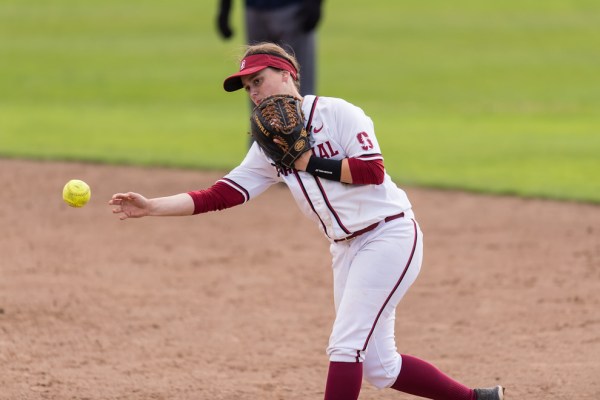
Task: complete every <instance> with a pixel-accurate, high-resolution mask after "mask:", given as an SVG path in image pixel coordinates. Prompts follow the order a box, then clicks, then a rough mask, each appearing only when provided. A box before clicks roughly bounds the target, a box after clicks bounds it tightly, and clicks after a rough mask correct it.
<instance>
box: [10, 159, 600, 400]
mask: <svg viewBox="0 0 600 400" xmlns="http://www.w3.org/2000/svg"><path fill="white" fill-rule="evenodd" d="M220 176H221V174H220V173H201V172H198V171H182V170H173V169H171V170H168V169H143V168H131V167H114V166H98V165H87V164H84V165H81V164H70V163H45V162H30V161H20V160H2V159H0V188H2V189H1V191H0V200H1V204H2V207H1V208H0V227H1V229H0V232H1V237H2V240H1V241H0V254H1V258H0V368H1V369H0V399H2V400H4V399H10V400H16V399H88V400H91V399H94V400H95V399H98V400H100V399H128V400H132V399H133V400H137V399H140V400H141V399H169V400H170V399H211V400H219V399H223V400H225V399H227V400H230V399H231V400H240V399H256V400H275V399H277V400H279V399H282V400H283V399H285V400H288V399H289V400H300V399H302V400H305V399H315V400H316V399H322V394H323V388H324V382H325V376H326V369H327V365H328V361H327V356H326V355H325V347H326V345H327V339H328V335H329V329H330V325H331V322H332V320H333V301H332V292H331V287H330V286H331V276H330V268H329V265H330V260H329V254H328V244H327V241H326V240H325V239H324V237H322V236H321V234H320V233H319V231H318V229H317V227H316V226H313V224H312V222H310V221H308V220H307V219H305V218H304V217H302V216H301V215H300V212H299V211H297V209H296V207H295V205H294V204H293V200H292V197H291V195H290V194H289V192H288V191H287V190H286V189H285V188H284V187H282V186H276V187H273V188H271V189H270V190H269V191H267V192H266V193H265V194H263V195H262V196H261V197H259V198H258V199H256V200H255V201H252V202H250V203H248V204H246V205H244V206H241V207H236V208H234V209H231V210H226V211H222V212H218V213H211V214H206V215H201V216H195V217H187V218H184V217H180V218H146V219H142V220H128V221H119V220H118V219H117V218H116V217H115V216H114V215H112V213H111V212H110V207H109V206H108V205H107V201H108V199H109V198H110V196H111V195H112V193H114V192H118V191H124V190H134V191H139V192H141V193H143V194H146V195H148V196H161V195H167V194H173V193H177V192H182V191H186V190H189V189H197V188H202V187H206V186H207V185H210V184H212V183H213V182H214V181H215V180H216V179H218V178H219V177H220ZM71 178H79V179H83V180H85V181H86V182H88V183H89V184H90V186H91V187H92V200H91V202H90V204H88V205H87V206H86V207H85V208H82V209H72V208H69V207H68V206H66V205H65V204H64V203H63V202H62V199H61V195H60V194H61V191H62V186H63V185H64V184H65V182H66V181H67V180H69V179H71ZM406 190H407V192H408V195H409V197H410V198H411V200H412V202H413V205H414V207H415V212H416V214H417V218H418V220H419V221H420V223H421V226H422V228H423V231H424V233H425V260H424V264H423V270H422V272H421V275H420V277H419V278H418V279H417V282H416V283H415V285H414V286H413V288H412V289H411V290H410V291H409V292H408V295H407V296H406V297H405V299H404V300H403V301H402V302H401V304H400V306H399V311H398V318H397V340H398V344H399V350H400V352H404V353H408V354H414V355H416V356H418V357H422V358H424V359H427V360H428V361H430V362H432V363H434V364H436V365H437V366H439V367H440V368H441V369H443V370H444V371H446V372H448V373H449V374H450V375H452V376H454V377H456V378H457V379H459V380H461V381H462V382H464V383H465V384H467V385H470V386H479V385H493V384H496V383H498V382H501V383H502V384H504V385H505V386H507V388H508V389H507V398H508V399H509V400H512V399H527V400H548V399H552V400H558V399H564V400H575V399H577V400H584V399H590V400H591V399H594V400H596V399H598V398H600V379H598V377H599V376H600V207H599V206H593V205H585V204H575V203H566V202H551V201H540V200H524V199H517V198H511V197H489V196H483V195H474V194H465V193H460V192H451V191H435V190H424V189H416V188H407V189H406ZM275 204H283V205H285V206H287V205H289V206H290V207H291V208H292V211H293V212H292V213H290V214H289V215H286V214H287V212H286V213H283V212H281V211H280V209H279V207H275V206H274V205H275ZM363 387H364V389H363V393H362V395H361V399H364V400H368V399H372V400H375V399H390V400H391V399H411V398H414V397H411V396H408V395H404V394H400V393H398V392H395V391H392V390H383V391H377V390H375V389H373V388H371V387H370V386H369V385H368V384H367V383H365V384H364V386H363Z"/></svg>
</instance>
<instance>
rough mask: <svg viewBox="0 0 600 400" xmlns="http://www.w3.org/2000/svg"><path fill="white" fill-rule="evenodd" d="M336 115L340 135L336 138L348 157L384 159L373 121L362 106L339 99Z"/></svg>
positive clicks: (367, 159) (365, 159)
mask: <svg viewBox="0 0 600 400" xmlns="http://www.w3.org/2000/svg"><path fill="white" fill-rule="evenodd" d="M334 116H335V125H336V134H337V136H338V137H336V138H335V139H336V141H337V142H338V143H339V144H340V145H341V146H342V147H343V148H344V149H345V151H346V154H347V156H348V157H353V158H359V159H362V160H364V161H369V160H383V157H382V155H381V149H380V147H379V143H378V142H377V138H376V136H375V128H374V126H373V121H372V120H371V118H370V117H369V116H367V115H366V114H365V113H364V111H363V110H362V109H361V108H359V107H356V106H355V105H353V104H350V103H348V102H346V101H344V100H341V99H338V102H337V104H336V108H335V114H334Z"/></svg>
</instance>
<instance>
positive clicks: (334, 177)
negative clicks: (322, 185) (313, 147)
mask: <svg viewBox="0 0 600 400" xmlns="http://www.w3.org/2000/svg"><path fill="white" fill-rule="evenodd" d="M306 172H308V173H309V174H313V175H314V176H318V177H320V178H324V179H329V180H331V181H336V182H339V181H340V179H341V178H342V160H331V159H329V158H321V157H316V156H314V155H313V156H310V158H309V159H308V164H307V165H306Z"/></svg>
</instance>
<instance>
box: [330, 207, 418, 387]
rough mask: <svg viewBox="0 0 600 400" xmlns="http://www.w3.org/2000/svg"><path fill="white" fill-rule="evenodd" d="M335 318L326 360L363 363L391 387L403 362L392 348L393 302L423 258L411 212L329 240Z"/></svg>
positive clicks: (368, 373) (379, 383)
mask: <svg viewBox="0 0 600 400" xmlns="http://www.w3.org/2000/svg"><path fill="white" fill-rule="evenodd" d="M330 251H331V254H332V257H333V264H332V267H333V285H334V301H335V310H336V318H335V322H334V324H333V329H332V332H331V337H330V338H329V346H328V348H327V354H329V359H330V361H341V362H363V363H364V364H363V374H364V378H365V379H366V380H367V381H368V382H369V383H371V384H373V385H374V386H376V387H378V388H386V387H389V386H391V385H392V384H393V383H394V382H395V380H396V378H397V377H398V374H399V373H400V368H401V364H402V359H401V357H400V354H398V352H397V350H396V342H395V337H394V321H395V315H396V306H397V305H398V303H399V302H400V300H401V299H402V297H404V294H405V293H406V292H407V291H408V288H409V287H410V286H411V285H412V284H413V282H414V281H415V279H416V278H417V275H418V274H419V271H420V269H421V263H422V261H423V233H422V232H421V229H420V228H419V225H418V223H417V222H416V221H415V219H414V216H413V214H412V212H411V211H408V212H407V213H406V215H405V216H404V217H403V218H399V219H396V220H393V221H390V222H387V223H384V222H382V223H380V224H379V226H378V227H377V228H376V229H374V230H372V231H370V232H367V233H365V234H363V235H360V236H358V237H356V238H355V239H353V240H351V241H347V242H338V243H333V244H332V245H331V248H330Z"/></svg>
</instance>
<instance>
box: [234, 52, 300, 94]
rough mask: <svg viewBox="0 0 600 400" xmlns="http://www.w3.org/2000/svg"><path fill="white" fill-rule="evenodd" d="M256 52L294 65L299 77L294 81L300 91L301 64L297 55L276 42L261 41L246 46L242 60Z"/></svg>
mask: <svg viewBox="0 0 600 400" xmlns="http://www.w3.org/2000/svg"><path fill="white" fill-rule="evenodd" d="M254 54H269V55H272V56H275V57H280V58H283V59H284V60H287V61H289V62H290V63H291V64H292V65H293V66H294V68H296V71H297V74H296V76H297V79H296V80H295V81H294V84H295V85H296V88H297V89H298V91H300V64H299V63H298V60H296V57H295V56H294V55H293V54H290V53H288V52H287V51H285V49H283V47H281V46H279V45H277V44H275V43H271V42H261V43H256V44H251V45H248V46H246V51H245V52H244V55H243V56H242V58H241V60H243V59H244V58H246V57H248V56H251V55H254ZM241 60H240V61H241ZM270 68H272V67H270Z"/></svg>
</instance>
